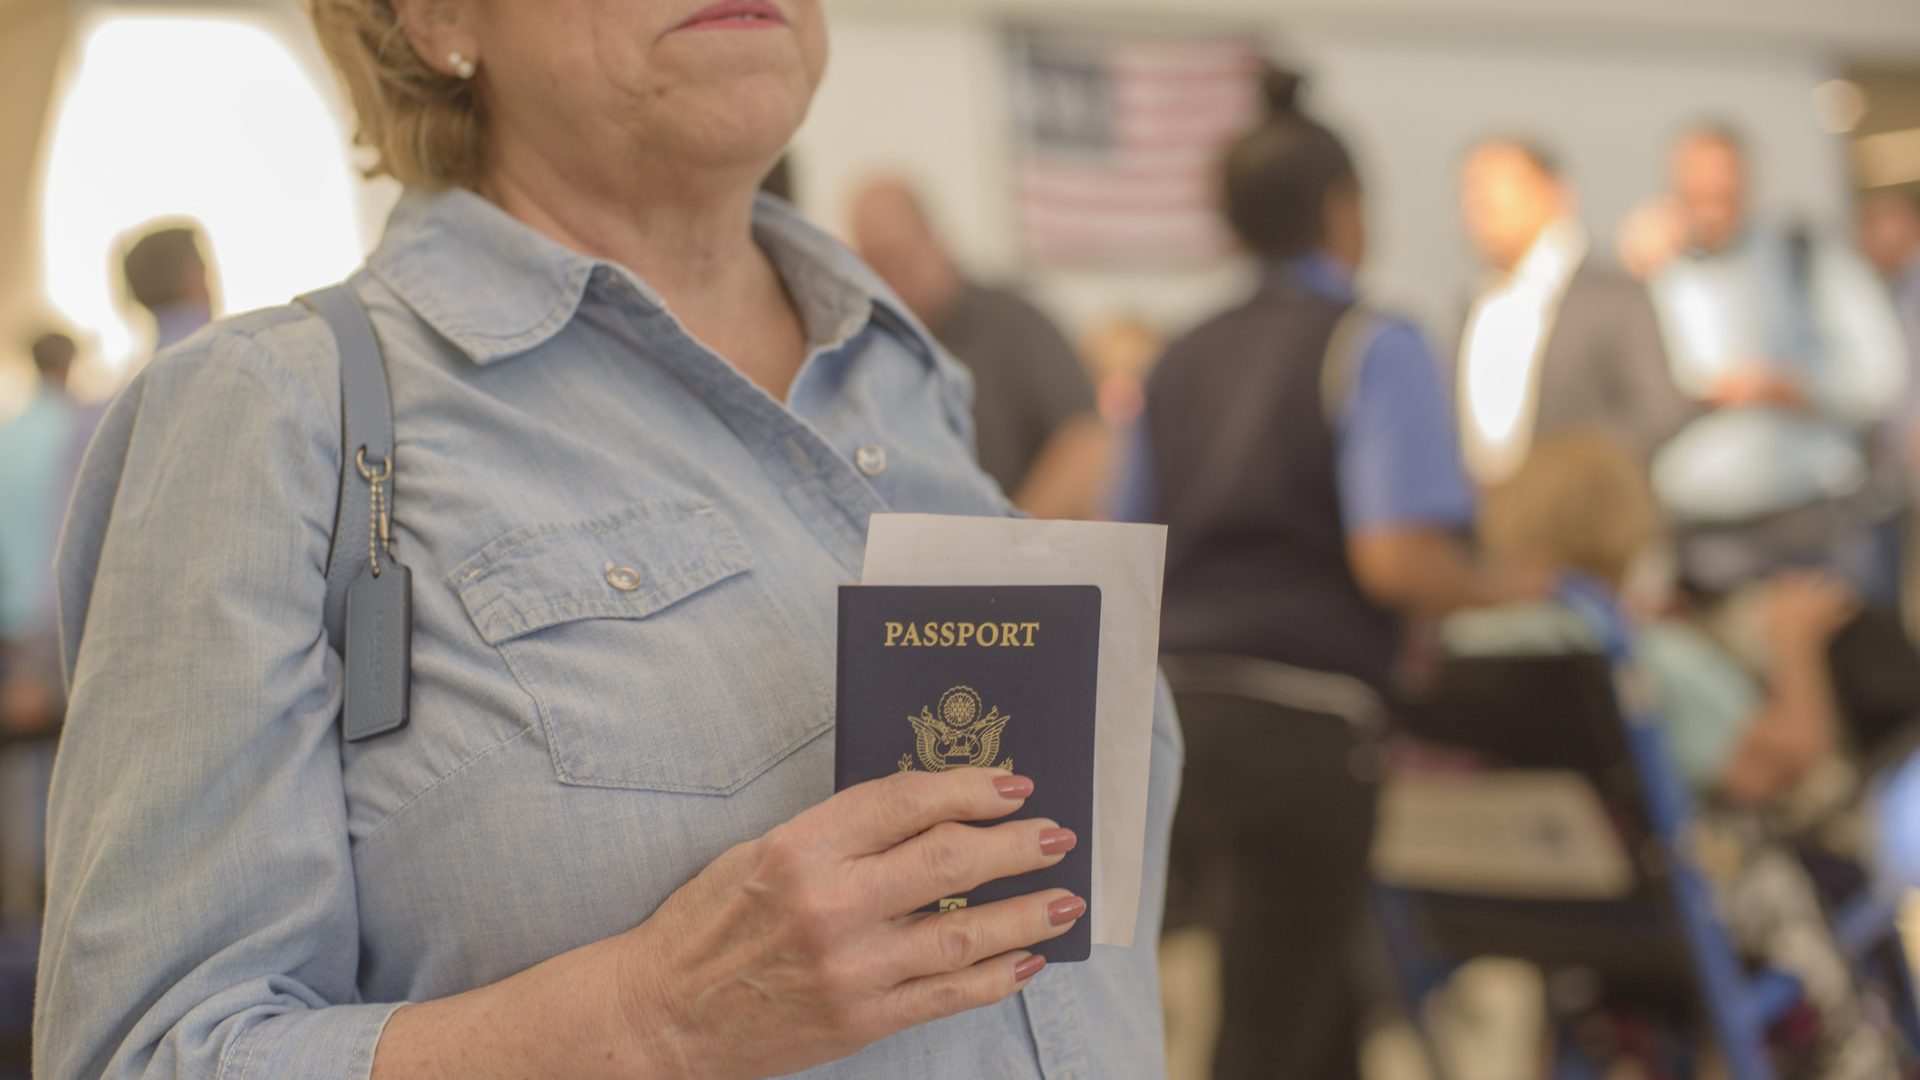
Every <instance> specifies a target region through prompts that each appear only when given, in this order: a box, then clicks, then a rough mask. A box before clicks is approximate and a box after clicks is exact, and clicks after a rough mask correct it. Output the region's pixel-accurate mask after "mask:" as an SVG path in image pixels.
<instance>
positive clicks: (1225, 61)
mask: <svg viewBox="0 0 1920 1080" xmlns="http://www.w3.org/2000/svg"><path fill="white" fill-rule="evenodd" d="M1009 45H1010V52H1011V55H1012V62H1013V103H1014V113H1015V129H1016V131H1017V133H1018V134H1017V138H1018V141H1019V143H1018V148H1017V163H1018V164H1017V167H1016V173H1015V185H1016V191H1015V200H1014V201H1015V206H1016V212H1017V219H1018V221H1019V225H1020V233H1021V237H1022V243H1023V246H1024V248H1025V251H1026V254H1027V257H1028V258H1029V259H1030V260H1032V261H1035V262H1041V263H1055V264H1060V263H1067V264H1080V265H1086V264H1102V265H1146V264H1154V265H1165V264H1169V263H1194V262H1202V261H1206V260H1209V259H1213V258H1217V257H1219V256H1220V255H1221V254H1223V253H1224V252H1225V251H1226V250H1227V249H1228V241H1227V237H1226V233H1225V230H1224V228H1223V226H1222V225H1221V224H1220V221H1219V215H1218V209H1217V207H1218V198H1217V195H1216V189H1217V175H1218V174H1217V165H1218V160H1219V156H1220V152H1221V150H1222V149H1223V148H1224V147H1225V145H1226V143H1227V142H1228V141H1229V140H1231V139H1232V138H1233V137H1234V136H1236V135H1238V134H1239V133H1240V132H1242V131H1244V130H1246V129H1247V128H1248V127H1249V126H1251V125H1252V124H1253V123H1254V122H1255V121H1256V120H1257V119H1258V118H1259V115H1260V92H1259V73H1260V71H1261V60H1260V55H1261V54H1260V50H1259V48H1258V46H1257V45H1256V44H1255V42H1254V40H1253V39H1252V38H1251V37H1250V36H1249V37H1234V36H1224V35H1222V36H1208V37H1170V36H1144V35H1142V36H1128V35H1110V34H1087V33H1071V34H1070V33H1067V32H1064V31H1058V30H1025V29H1023V30H1015V31H1013V32H1012V33H1011V34H1010V38H1009Z"/></svg>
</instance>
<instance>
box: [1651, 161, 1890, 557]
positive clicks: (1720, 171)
mask: <svg viewBox="0 0 1920 1080" xmlns="http://www.w3.org/2000/svg"><path fill="white" fill-rule="evenodd" d="M1748 174H1749V166H1748V160H1747V153H1746V149H1745V147H1744V145H1743V143H1742V141H1741V139H1740V137H1739V135H1738V134H1736V133H1735V132H1733V131H1732V130H1730V129H1728V128H1725V127H1720V126H1714V125H1703V126H1699V127H1696V128H1693V129H1691V130H1689V131H1687V132H1686V133H1685V134H1683V135H1682V136H1681V137H1680V139H1679V140H1678V141H1677V142H1676V143H1675V144H1674V147H1673V152H1672V158H1671V194H1670V196H1669V197H1668V198H1667V199H1666V200H1665V201H1664V204H1663V205H1664V209H1658V208H1655V209H1652V210H1648V211H1644V212H1642V214H1641V215H1640V216H1639V217H1637V218H1636V219H1635V227H1636V228H1638V229H1640V230H1641V231H1642V232H1644V233H1646V234H1648V235H1649V236H1652V237H1653V238H1654V239H1652V240H1647V239H1644V238H1643V239H1642V240H1641V241H1639V242H1638V243H1637V246H1638V248H1639V249H1640V252H1639V254H1638V256H1637V259H1638V261H1639V262H1640V265H1641V267H1642V269H1644V270H1648V271H1651V273H1652V277H1651V279H1650V282H1649V284H1650V287H1651V289H1652V292H1653V298H1654V303H1655V306H1656V308H1657V310H1658V311H1659V313H1660V319H1661V325H1662V329H1663V332H1664V334H1665V336H1666V340H1667V353H1668V358H1669V360H1670V362H1671V364H1672V367H1673V374H1674V380H1675V382H1676V383H1677V384H1678V385H1679V387H1680V388H1681V390H1682V391H1683V392H1685V393H1687V394H1688V395H1689V396H1691V397H1692V398H1694V399H1696V400H1698V401H1700V402H1702V403H1703V404H1705V405H1707V406H1709V407H1710V408H1711V409H1713V410H1715V412H1714V413H1712V414H1710V415H1708V416H1705V417H1702V418H1701V419H1699V420H1696V421H1695V422H1694V423H1693V425H1691V426H1690V427H1689V429H1688V430H1687V431H1685V432H1683V433H1682V435H1681V436H1680V437H1679V438H1677V439H1675V440H1674V441H1673V443H1671V444H1669V446H1668V447H1667V448H1666V450H1665V451H1664V452H1663V453H1662V455H1661V459H1660V461H1659V463H1658V464H1657V466H1656V470H1655V484H1656V490H1657V491H1658V493H1659V495H1660V497H1661V499H1662V501H1663V502H1664V503H1665V505H1666V507H1667V508H1668V509H1669V510H1670V511H1672V512H1673V513H1674V514H1675V515H1676V518H1677V520H1678V521H1679V523H1682V524H1685V523H1688V522H1699V521H1711V522H1736V523H1737V522H1742V521H1751V520H1757V519H1761V518H1764V517H1766V516H1768V515H1771V514H1774V513H1778V512H1780V511H1783V510H1789V509H1793V508H1795V507H1798V506H1803V505H1808V504H1816V503H1819V502H1821V501H1823V500H1829V499H1834V498H1838V497H1844V496H1846V495H1848V494H1851V493H1852V492H1853V491H1854V490H1856V489H1857V488H1858V487H1859V486H1860V485H1861V484H1862V483H1863V482H1864V480H1865V462H1864V459H1863V457H1862V455H1861V453H1860V448H1861V445H1862V439H1863V437H1864V436H1865V435H1866V434H1867V433H1868V432H1869V431H1870V430H1871V429H1872V428H1873V427H1875V426H1876V425H1878V424H1879V423H1880V422H1882V421H1884V420H1886V419H1888V418H1889V417H1890V416H1891V415H1893V413H1894V411H1895V410H1896V409H1897V407H1898V404H1899V402H1900V400H1901V394H1902V390H1903V388H1904V387H1905V385H1906V383H1907V360H1906V357H1905V355H1904V349H1903V345H1902V342H1901V337H1900V329H1899V326H1898V323H1897V322H1896V320H1895V318H1894V314H1893V309H1892V306H1891V304H1889V303H1888V300H1887V296H1886V292H1885V290H1884V289H1883V288H1880V287H1879V286H1878V285H1877V284H1876V283H1875V282H1874V280H1873V275H1872V273H1871V272H1870V271H1869V270H1868V269H1867V268H1866V266H1865V264H1864V263H1863V262H1862V261H1861V260H1860V259H1859V258H1858V257H1857V256H1855V255H1854V254H1853V253H1852V252H1851V251H1850V250H1848V249H1847V248H1845V247H1843V246H1841V245H1839V244H1833V243H1826V242H1823V241H1822V240H1820V239H1819V238H1818V237H1816V236H1814V235H1812V234H1811V233H1810V232H1809V231H1808V230H1806V229H1805V228H1782V227H1778V226H1774V225H1770V224H1768V223H1765V222H1760V221H1756V220H1754V219H1753V215H1752V212H1751V208H1750V206H1749V175H1748ZM1663 215H1664V216H1665V217H1667V218H1668V219H1669V220H1668V221H1667V222H1665V223H1664V224H1663V223H1662V222H1661V221H1660V220H1659V219H1660V217H1661V216H1663ZM1662 242H1664V243H1666V244H1668V245H1670V247H1669V248H1668V249H1667V250H1661V244H1662Z"/></svg>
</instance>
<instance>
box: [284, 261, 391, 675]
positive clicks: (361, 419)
mask: <svg viewBox="0 0 1920 1080" xmlns="http://www.w3.org/2000/svg"><path fill="white" fill-rule="evenodd" d="M300 299H301V300H302V301H303V302H304V303H306V305H307V306H308V307H311V308H312V309H313V310H314V311H315V312H316V313H317V314H319V316H320V317H321V318H322V319H324V320H326V323H327V326H328V327H329V328H330V329H331V330H332V331H333V338H334V341H335V342H336V343H337V344H338V346H339V350H340V499H339V502H338V503H337V504H336V505H335V507H334V514H333V547H332V550H330V551H329V552H328V553H327V608H326V618H327V638H328V640H329V641H331V642H332V643H333V647H334V648H335V649H336V650H342V654H343V655H344V647H345V641H346V605H347V586H348V585H351V584H352V583H353V579H354V577H355V575H357V574H358V573H359V572H360V570H361V568H362V567H364V566H366V564H367V545H368V535H369V534H370V533H371V532H372V531H373V528H374V524H373V512H372V509H371V507H370V504H369V503H368V500H367V494H368V492H367V482H366V480H365V479H363V478H362V477H361V475H360V470H359V468H358V466H357V465H356V461H357V460H358V456H359V454H360V451H361V448H363V447H364V448H365V451H366V459H365V460H366V463H367V467H368V468H370V469H372V470H374V471H376V472H378V471H379V470H380V468H381V467H382V466H383V465H384V464H385V463H386V462H390V461H392V460H393V399H392V397H391V394H390V392H389V390H388V387H387V364H386V358H385V357H384V356H383V355H382V354H381V352H380V341H379V339H378V338H376V337H374V334H373V322H372V320H370V319H368V318H367V309H366V308H365V307H363V306H361V303H360V298H359V297H357V296H355V295H354V294H353V289H352V286H351V285H335V286H333V287H331V288H327V289H322V290H320V291H319V292H315V293H309V294H307V295H306V296H303V297H301V298H300ZM391 490H392V481H391V480H389V481H388V491H389V492H391ZM389 497H391V496H389Z"/></svg>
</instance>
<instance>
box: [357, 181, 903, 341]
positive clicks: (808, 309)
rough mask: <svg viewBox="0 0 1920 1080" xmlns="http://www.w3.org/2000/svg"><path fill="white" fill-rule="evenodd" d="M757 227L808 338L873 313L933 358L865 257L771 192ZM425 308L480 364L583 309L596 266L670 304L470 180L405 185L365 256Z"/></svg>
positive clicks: (860, 325) (861, 323) (849, 326)
mask: <svg viewBox="0 0 1920 1080" xmlns="http://www.w3.org/2000/svg"><path fill="white" fill-rule="evenodd" d="M753 227H754V237H755V239H756V240H757V241H758V242H759V244H760V246H761V248H762V249H763V250H765V251H766V252H767V254H768V256H769V258H771V259H772V260H773V263H774V266H775V267H776V268H777V269H778V270H779V272H780V275H781V278H782V279H783V281H784V283H785V285H786V287H787V291H788V293H789V295H791V296H792V297H793V299H794V305H795V307H796V308H797V309H798V310H799V313H800V316H801V319H802V321H803V322H804V324H805V325H806V329H807V337H808V341H809V344H810V345H822V344H829V343H835V342H839V341H845V340H848V339H850V338H852V337H853V336H854V335H855V334H858V333H859V332H860V331H861V330H863V329H864V328H865V327H866V325H867V324H868V323H869V322H874V323H878V324H880V325H881V326H883V327H885V328H886V329H887V330H888V331H890V332H892V333H893V334H894V335H895V336H897V337H899V338H900V339H901V341H902V343H903V344H905V345H906V346H907V347H908V348H909V349H910V350H912V351H913V352H914V353H916V354H918V355H919V356H921V357H922V358H923V359H924V360H926V361H927V362H928V363H930V364H931V363H935V362H936V361H935V357H936V355H937V354H936V350H935V347H934V345H933V344H932V338H931V335H929V334H928V333H927V331H926V328H925V327H923V326H921V325H920V323H919V322H918V320H916V319H914V318H913V316H912V315H911V314H909V313H908V312H907V310H906V305H905V304H903V303H902V302H901V301H900V300H899V299H898V298H896V297H895V296H894V295H893V293H892V292H891V290H889V289H888V288H887V287H886V286H885V285H884V284H882V283H881V281H880V280H879V278H878V277H877V276H876V275H875V274H874V273H873V272H872V271H871V270H869V269H867V267H866V266H865V265H864V264H862V263H861V262H860V260H859V259H858V258H856V257H854V255H853V254H852V253H851V252H849V251H847V250H846V249H845V248H844V247H842V246H840V244H838V243H837V242H835V241H834V240H833V239H832V238H830V237H828V236H827V235H826V234H825V233H822V232H820V231H819V230H818V229H816V228H814V227H813V226H812V225H809V224H808V223H807V222H806V221H804V220H803V219H802V218H801V217H800V215H799V214H798V213H797V212H795V211H794V210H793V209H792V208H791V207H789V206H788V205H787V204H785V203H784V202H781V201H780V200H778V199H774V198H771V197H769V196H762V197H760V199H759V201H757V202H756V203H755V205H754V215H753ZM367 268H368V269H369V270H370V271H371V272H372V273H373V275H374V276H375V277H377V278H378V279H380V281H382V282H383V283H384V284H386V285H387V287H389V288H391V289H392V290H393V291H394V292H395V293H396V294H398V296H399V297H400V299H401V300H402V301H403V302H404V303H406V305H407V306H408V307H409V308H412V309H413V312H414V313H415V314H416V315H418V316H419V317H420V318H421V320H423V321H424V322H426V323H427V324H428V325H429V326H431V327H433V329H434V330H435V331H437V332H438V333H439V334H440V335H441V336H442V337H444V338H446V339H447V340H448V341H450V342H452V343H453V344H454V345H455V346H456V347H458V348H459V349H460V351H462V352H464V353H465V354H466V355H467V356H468V357H469V358H470V359H472V360H473V361H474V362H475V363H478V364H490V363H493V362H495V361H498V360H504V359H507V358H509V357H513V356H518V355H520V354H521V353H525V352H528V351H530V350H532V349H535V348H537V347H539V346H540V345H542V344H544V343H546V342H547V341H548V340H549V339H551V338H552V337H553V336H554V335H555V334H557V333H559V332H560V330H561V329H562V328H564V327H565V326H566V325H567V324H568V323H569V322H571V321H572V319H573V317H574V315H575V314H576V313H577V312H578V311H579V309H580V304H581V302H582V301H583V300H584V299H585V297H586V294H587V287H588V285H589V283H590V282H591V281H592V279H593V277H594V275H595V274H596V272H604V273H613V274H621V275H624V276H625V277H626V278H627V279H628V280H629V281H631V282H632V283H633V285H634V286H635V288H636V289H637V290H638V291H639V293H640V296H641V298H642V301H643V302H644V303H646V304H647V305H649V306H651V307H653V308H655V309H657V310H665V305H664V304H663V303H662V301H661V299H660V296H659V294H658V293H656V292H654V291H653V290H652V289H651V288H650V287H648V285H647V284H646V282H645V281H643V280H641V279H640V278H639V277H637V276H636V275H633V274H632V273H630V272H628V271H626V270H625V269H623V268H621V267H618V266H616V265H614V264H613V263H610V262H607V261H606V260H602V259H595V258H593V257H591V256H588V255H583V254H581V253H579V252H577V251H573V250H571V249H569V248H567V247H565V246H563V245H561V244H559V243H558V242H556V241H554V240H552V239H551V238H549V237H547V236H546V235H544V234H542V233H540V232H539V231H537V230H535V229H533V228H530V227H529V226H527V225H525V224H523V223H521V222H520V221H518V220H516V219H515V218H513V217H512V216H511V215H509V214H508V213H507V212H506V211H504V210H502V209H500V208H499V207H498V206H496V205H494V204H493V203H491V202H489V201H487V200H486V199H485V198H482V197H481V196H480V195H478V194H475V193H474V192H472V191H469V190H467V189H465V188H453V189H449V190H446V191H427V190H424V189H409V190H408V191H407V192H406V193H405V194H404V195H402V196H401V199H400V202H399V204H398V205H397V206H395V207H394V210H393V214H392V215H391V216H390V217H389V218H388V219H387V229H386V233H385V235H384V236H383V237H382V239H381V241H380V245H379V247H378V248H377V249H375V251H374V253H373V255H372V256H371V257H370V258H369V259H368V261H367Z"/></svg>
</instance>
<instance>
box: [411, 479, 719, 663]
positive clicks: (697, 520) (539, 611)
mask: <svg viewBox="0 0 1920 1080" xmlns="http://www.w3.org/2000/svg"><path fill="white" fill-rule="evenodd" d="M751 568H752V560H751V559H750V558H749V556H748V554H747V547H746V544H745V543H744V542H743V541H742V540H741V539H740V534H739V533H737V532H735V531H734V529H733V526H732V525H731V524H730V523H728V521H727V520H726V518H725V517H723V516H721V514H720V512H719V511H717V510H715V509H714V508H713V507H711V506H709V505H707V504H704V503H698V502H690V501H689V502H678V501H665V500H654V501H648V502H643V503H639V504H637V505H634V506H630V507H627V508H626V509H624V510H620V511H618V512H616V513H613V514H610V515H608V516H606V517H603V518H597V519H594V520H591V521H581V522H573V523H570V524H565V525H536V526H528V527H525V528H520V529H515V530H514V531H512V532H510V533H507V534H506V535H504V536H501V537H499V538H498V539H496V540H494V541H493V542H492V543H490V544H488V545H487V546H486V547H484V548H481V549H480V551H479V552H478V553H477V554H475V555H474V556H473V557H472V558H470V559H468V560H467V561H466V562H464V563H461V564H460V566H459V567H457V568H456V569H455V570H454V571H453V573H452V574H451V575H449V577H448V580H449V582H450V583H451V584H452V585H453V587H454V588H455V590H457V591H458V592H459V594H460V601H461V603H463V604H465V605H466V608H467V614H468V616H469V617H471V618H472V619H473V625H474V626H475V627H477V628H478V629H479V631H480V636H481V637H483V638H485V639H486V641H487V643H488V644H490V645H498V644H500V643H501V642H503V641H509V640H512V639H513V638H516V637H519V636H521V635H522V634H530V633H533V632H534V631H536V630H540V629H543V628H545V627H549V626H553V625H555V624H557V623H563V622H571V621H573V620H575V619H644V618H646V617H647V616H649V615H652V614H654V613H655V612H658V611H662V610H665V609H666V608H669V607H672V606H673V605H674V604H677V603H679V602H680V601H681V600H684V599H686V598H687V597H689V596H692V595H693V594H694V593H697V592H699V591H700V590H702V589H705V588H707V587H709V586H712V585H714V584H717V583H719V582H722V581H725V580H726V579H728V578H730V577H733V576H735V575H737V574H743V573H746V572H747V571H748V570H749V569H751Z"/></svg>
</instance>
